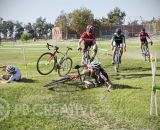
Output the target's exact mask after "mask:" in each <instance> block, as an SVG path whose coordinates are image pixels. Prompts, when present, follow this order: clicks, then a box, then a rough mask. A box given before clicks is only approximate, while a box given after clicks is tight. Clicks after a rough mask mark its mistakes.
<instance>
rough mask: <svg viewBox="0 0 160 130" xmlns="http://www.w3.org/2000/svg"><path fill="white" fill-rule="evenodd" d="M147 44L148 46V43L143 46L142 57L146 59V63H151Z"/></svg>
mask: <svg viewBox="0 0 160 130" xmlns="http://www.w3.org/2000/svg"><path fill="white" fill-rule="evenodd" d="M149 43H151V45H152V44H153V43H152V42H149ZM147 44H148V43H147V42H145V43H143V44H142V56H143V57H144V60H145V61H149V62H150V52H149V48H148V45H147Z"/></svg>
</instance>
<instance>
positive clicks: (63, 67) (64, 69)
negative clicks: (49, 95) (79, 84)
mask: <svg viewBox="0 0 160 130" xmlns="http://www.w3.org/2000/svg"><path fill="white" fill-rule="evenodd" d="M71 68H72V59H71V58H70V57H67V58H66V59H65V60H63V62H62V63H61V64H60V67H59V68H58V74H59V76H64V75H67V74H68V73H69V72H70V71H71Z"/></svg>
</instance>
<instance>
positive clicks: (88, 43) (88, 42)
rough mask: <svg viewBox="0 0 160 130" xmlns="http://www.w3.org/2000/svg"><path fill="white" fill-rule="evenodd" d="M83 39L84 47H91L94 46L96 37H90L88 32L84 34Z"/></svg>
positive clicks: (92, 35) (91, 35)
mask: <svg viewBox="0 0 160 130" xmlns="http://www.w3.org/2000/svg"><path fill="white" fill-rule="evenodd" d="M81 38H82V40H83V41H84V46H89V47H91V46H92V45H94V41H95V35H94V34H90V35H88V34H87V32H84V33H83V34H82V35H81Z"/></svg>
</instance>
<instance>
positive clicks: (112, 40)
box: [111, 35, 115, 48]
mask: <svg viewBox="0 0 160 130" xmlns="http://www.w3.org/2000/svg"><path fill="white" fill-rule="evenodd" d="M114 41H115V40H114V35H113V36H112V39H111V47H112V48H113V42H114Z"/></svg>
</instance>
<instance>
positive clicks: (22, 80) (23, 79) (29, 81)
mask: <svg viewBox="0 0 160 130" xmlns="http://www.w3.org/2000/svg"><path fill="white" fill-rule="evenodd" d="M19 82H24V83H37V82H38V81H37V80H33V79H28V78H22V79H21V80H20V81H19Z"/></svg>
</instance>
